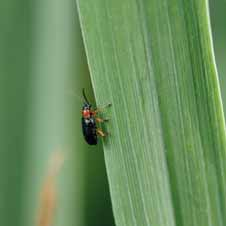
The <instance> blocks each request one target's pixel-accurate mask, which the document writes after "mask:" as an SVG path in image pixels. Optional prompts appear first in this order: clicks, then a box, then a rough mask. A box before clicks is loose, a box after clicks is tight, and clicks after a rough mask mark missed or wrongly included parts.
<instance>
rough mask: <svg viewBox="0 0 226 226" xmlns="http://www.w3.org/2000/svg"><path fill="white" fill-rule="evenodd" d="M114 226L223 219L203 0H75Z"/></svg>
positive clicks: (221, 158)
mask: <svg viewBox="0 0 226 226" xmlns="http://www.w3.org/2000/svg"><path fill="white" fill-rule="evenodd" d="M77 2H78V11H79V14H80V22H81V29H82V32H83V39H84V43H85V47H86V54H87V58H88V62H89V69H90V74H91V79H92V84H93V88H94V93H95V96H96V101H97V103H98V104H100V105H101V104H103V103H107V102H111V103H112V104H113V105H112V108H111V109H109V110H107V111H106V113H104V116H107V117H110V118H111V121H110V122H109V124H107V125H106V129H107V130H108V131H109V132H110V136H109V137H108V138H107V139H106V140H105V141H104V142H103V145H104V154H105V161H106V167H107V174H108V179H109V184H110V192H111V198H112V204H113V210H114V216H115V221H116V224H117V226H147V225H152V226H174V225H178V226H210V225H214V226H223V225H226V217H225V216H226V196H225V190H226V176H225V175H224V172H226V164H225V162H226V161H225V160H226V152H225V150H226V139H225V126H224V118H223V111H222V104H221V99H220V92H219V84H218V78H217V72H216V68H215V62H214V57H213V51H212V42H211V35H210V26H209V15H208V4H207V1H205V0H199V1H197V0H190V1H187V0H172V1H167V0H124V1H119V0H109V1H104V0H95V1H92V0H78V1H77Z"/></svg>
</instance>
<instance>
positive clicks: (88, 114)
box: [82, 109, 91, 118]
mask: <svg viewBox="0 0 226 226" xmlns="http://www.w3.org/2000/svg"><path fill="white" fill-rule="evenodd" d="M82 116H83V118H90V117H91V111H90V110H89V109H86V110H83V111H82Z"/></svg>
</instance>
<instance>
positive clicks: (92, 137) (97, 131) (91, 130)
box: [82, 89, 111, 145]
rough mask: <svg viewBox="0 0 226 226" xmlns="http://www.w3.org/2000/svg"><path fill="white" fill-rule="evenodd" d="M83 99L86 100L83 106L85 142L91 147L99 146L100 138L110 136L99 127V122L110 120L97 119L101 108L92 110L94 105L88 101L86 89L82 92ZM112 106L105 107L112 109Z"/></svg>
mask: <svg viewBox="0 0 226 226" xmlns="http://www.w3.org/2000/svg"><path fill="white" fill-rule="evenodd" d="M82 94H83V98H84V100H85V102H84V104H83V106H82V132H83V136H84V138H85V141H86V142H87V143H88V144H89V145H97V143H98V136H100V137H106V136H107V135H108V134H107V133H104V132H103V131H102V129H101V128H98V127H97V124H96V123H97V122H99V123H103V122H107V121H108V120H109V119H102V118H100V117H97V114H98V113H99V112H101V111H102V109H100V108H96V109H92V105H91V104H90V102H89V101H88V99H87V97H86V94H85V89H83V90H82ZM110 106H111V104H107V105H106V106H105V107H110Z"/></svg>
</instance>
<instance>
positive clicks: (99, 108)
mask: <svg viewBox="0 0 226 226" xmlns="http://www.w3.org/2000/svg"><path fill="white" fill-rule="evenodd" d="M111 105H112V104H111V103H108V104H106V105H104V106H103V107H98V108H96V109H95V110H94V112H95V114H97V113H98V112H102V111H103V110H104V109H105V108H108V107H111Z"/></svg>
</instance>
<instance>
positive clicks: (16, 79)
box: [0, 0, 226, 226]
mask: <svg viewBox="0 0 226 226" xmlns="http://www.w3.org/2000/svg"><path fill="white" fill-rule="evenodd" d="M210 8H211V24H212V31H213V41H214V48H215V55H216V62H217V67H218V71H219V79H220V84H221V90H222V99H223V102H224V103H225V104H224V106H225V107H226V77H225V74H226V64H225V59H226V42H225V40H226V26H225V12H226V1H224V0H211V1H210ZM0 24H1V32H0V50H1V51H0V92H1V94H0V109H1V110H0V121H1V126H0V137H1V140H0V151H1V154H0V178H1V180H0V210H1V211H0V225H5V226H11V225H12V226H13V225H14V226H15V225H16V226H20V225H21V226H31V225H37V224H36V219H37V211H38V207H39V205H40V192H41V190H42V186H43V181H44V180H45V178H46V176H47V174H48V171H49V161H50V159H51V156H52V155H53V153H54V152H56V151H57V150H60V151H61V152H62V153H63V156H64V159H65V160H64V164H63V167H62V169H61V170H60V172H59V174H58V175H57V178H56V180H57V202H56V212H55V215H54V224H53V225H54V226H57V225H64V226H67V225H68V226H69V225H70V226H72V225H75V226H106V225H107V226H111V225H114V220H113V214H112V208H111V202H110V195H109V190H108V185H107V178H106V172H105V166H104V156H103V151H102V148H101V145H98V146H97V147H95V148H94V147H90V146H88V145H87V144H86V143H85V142H84V141H83V137H82V134H81V126H80V117H81V116H80V111H81V105H82V103H81V101H80V100H79V98H77V97H75V96H73V95H72V92H74V93H76V95H78V96H79V95H81V89H82V87H85V88H86V90H87V95H88V96H89V97H90V98H91V100H92V101H94V99H93V94H92V88H91V82H90V78H89V71H88V67H87V61H86V56H85V52H84V47H83V43H82V38H81V32H80V28H79V22H78V15H77V13H76V5H75V1H74V0H65V1H60V0H54V1H53V0H39V1H32V0H20V1H15V0H14V1H13V0H8V1H0ZM225 112H226V109H225Z"/></svg>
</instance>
